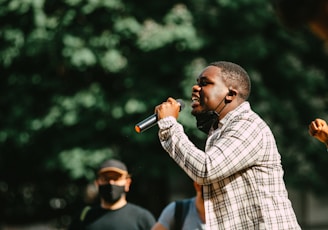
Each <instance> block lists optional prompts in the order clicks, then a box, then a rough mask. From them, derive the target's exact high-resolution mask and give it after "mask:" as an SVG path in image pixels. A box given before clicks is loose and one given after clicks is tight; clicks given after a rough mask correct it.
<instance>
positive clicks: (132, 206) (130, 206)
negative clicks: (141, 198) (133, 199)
mask: <svg viewBox="0 0 328 230" xmlns="http://www.w3.org/2000/svg"><path fill="white" fill-rule="evenodd" d="M126 208H127V209H129V210H133V211H135V212H147V213H150V211H149V210H148V209H146V208H144V207H142V206H140V205H137V204H134V203H130V202H128V203H127V204H126Z"/></svg>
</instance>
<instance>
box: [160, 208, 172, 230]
mask: <svg viewBox="0 0 328 230" xmlns="http://www.w3.org/2000/svg"><path fill="white" fill-rule="evenodd" d="M174 211H175V202H171V203H170V204H168V205H167V206H166V207H165V208H164V209H163V211H162V213H161V215H160V216H159V218H158V222H159V223H160V224H162V225H163V226H164V227H165V228H167V229H172V227H173V226H174Z"/></svg>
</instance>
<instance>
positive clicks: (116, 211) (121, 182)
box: [68, 159, 156, 230]
mask: <svg viewBox="0 0 328 230" xmlns="http://www.w3.org/2000/svg"><path fill="white" fill-rule="evenodd" d="M131 182H132V180H131V176H130V174H129V173H128V170H127V167H126V165H125V164H124V163H123V162H121V161H118V160H115V159H110V160H107V161H105V162H103V163H102V164H101V165H100V167H99V168H98V170H97V178H96V180H95V184H96V186H97V188H98V192H99V196H100V204H98V205H96V206H94V207H91V206H86V207H85V208H84V209H83V210H82V211H81V212H80V213H78V215H77V216H76V217H75V218H74V220H73V221H72V223H71V225H70V226H69V228H68V229H69V230H83V229H87V230H103V229H111V230H122V229H124V230H149V229H151V227H152V226H153V225H154V224H155V222H156V220H155V218H154V216H153V214H152V213H150V212H149V211H148V210H146V209H144V208H142V207H140V206H137V205H135V204H132V203H129V202H127V199H126V193H127V192H128V191H129V189H130V185H131Z"/></svg>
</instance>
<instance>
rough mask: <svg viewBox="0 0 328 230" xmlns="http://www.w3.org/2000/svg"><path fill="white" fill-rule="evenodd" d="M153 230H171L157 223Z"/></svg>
mask: <svg viewBox="0 0 328 230" xmlns="http://www.w3.org/2000/svg"><path fill="white" fill-rule="evenodd" d="M151 230H169V229H167V228H166V227H165V226H164V225H162V224H161V223H159V222H157V223H156V224H155V225H154V226H153V227H152V229H151Z"/></svg>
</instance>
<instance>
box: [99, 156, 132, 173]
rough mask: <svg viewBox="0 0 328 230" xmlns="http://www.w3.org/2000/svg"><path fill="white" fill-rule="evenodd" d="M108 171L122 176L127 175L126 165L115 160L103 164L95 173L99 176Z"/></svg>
mask: <svg viewBox="0 0 328 230" xmlns="http://www.w3.org/2000/svg"><path fill="white" fill-rule="evenodd" d="M109 171H114V172H118V173H120V174H122V175H126V174H128V168H127V167H126V165H125V164H124V163H123V162H121V161H119V160H115V159H111V160H107V161H105V162H103V163H102V164H101V165H100V167H99V168H98V170H97V173H98V174H100V173H103V172H109Z"/></svg>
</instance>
